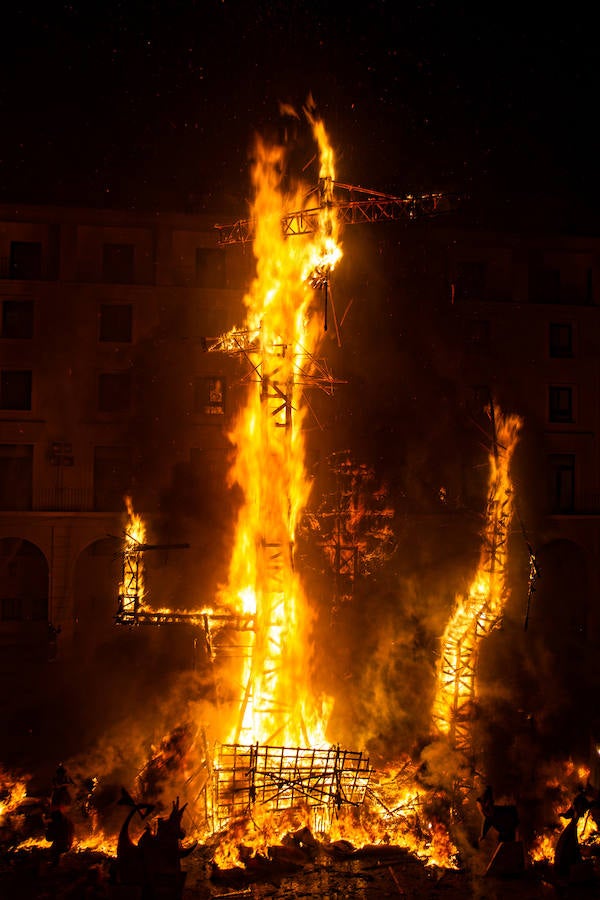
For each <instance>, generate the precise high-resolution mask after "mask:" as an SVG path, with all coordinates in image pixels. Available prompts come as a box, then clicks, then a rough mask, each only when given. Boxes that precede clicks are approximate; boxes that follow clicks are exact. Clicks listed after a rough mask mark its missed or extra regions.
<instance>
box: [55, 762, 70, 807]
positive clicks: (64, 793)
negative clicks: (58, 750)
mask: <svg viewBox="0 0 600 900" xmlns="http://www.w3.org/2000/svg"><path fill="white" fill-rule="evenodd" d="M72 784H73V779H72V778H71V776H70V775H69V773H68V772H67V770H66V768H65V766H64V765H63V764H62V763H59V764H58V766H57V768H56V772H55V773H54V777H53V779H52V795H51V797H50V808H51V809H53V810H54V809H60V810H62V811H64V810H65V809H68V808H69V806H70V805H71V802H72V798H71V791H70V789H69V785H72Z"/></svg>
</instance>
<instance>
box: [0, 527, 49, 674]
mask: <svg viewBox="0 0 600 900" xmlns="http://www.w3.org/2000/svg"><path fill="white" fill-rule="evenodd" d="M48 584H49V574H48V562H47V560H46V557H45V556H44V554H43V553H42V551H41V550H40V548H39V547H37V546H36V545H35V544H33V543H31V541H27V540H25V539H24V538H19V537H5V538H1V539H0V632H1V634H2V646H3V652H4V653H5V654H6V653H7V652H8V653H10V651H11V650H14V651H15V652H17V653H23V652H25V653H26V654H27V655H28V656H32V657H38V656H39V657H40V658H45V656H46V655H47V649H48V637H49V630H48Z"/></svg>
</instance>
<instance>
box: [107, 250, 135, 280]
mask: <svg viewBox="0 0 600 900" xmlns="http://www.w3.org/2000/svg"><path fill="white" fill-rule="evenodd" d="M134 251H135V247H134V245H133V244H104V245H103V248H102V278H103V280H104V281H109V282H112V283H114V284H133V280H134V277H133V276H134V259H135V253H134Z"/></svg>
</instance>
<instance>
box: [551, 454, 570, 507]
mask: <svg viewBox="0 0 600 900" xmlns="http://www.w3.org/2000/svg"><path fill="white" fill-rule="evenodd" d="M548 487H549V491H548V494H549V497H548V499H549V502H550V509H551V510H552V512H555V513H566V512H572V511H573V509H574V507H575V456H574V455H573V454H571V453H556V454H553V455H551V456H550V457H549V458H548Z"/></svg>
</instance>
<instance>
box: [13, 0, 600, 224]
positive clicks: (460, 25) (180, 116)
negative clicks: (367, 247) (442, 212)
mask: <svg viewBox="0 0 600 900" xmlns="http://www.w3.org/2000/svg"><path fill="white" fill-rule="evenodd" d="M533 7H534V8H533V9H532V8H530V7H529V5H527V4H520V5H517V4H501V5H499V4H469V3H464V2H455V3H446V2H410V3H397V2H386V0H379V2H366V3H362V4H361V5H360V6H359V7H354V6H352V5H351V4H349V3H348V4H339V3H333V4H331V3H328V4H325V3H320V2H314V0H308V2H306V0H303V2H299V0H285V2H283V0H281V2H279V0H272V2H268V3H265V2H260V3H256V4H249V3H236V2H231V0H218V2H217V0H203V2H194V0H187V2H170V3H161V2H136V0H128V2H126V0H107V2H105V3H94V2H91V3H90V2H87V3H86V2H77V0H73V2H71V3H68V2H63V3H59V2H48V3H40V4H36V3H17V4H16V5H12V6H11V7H10V8H9V9H7V10H5V11H4V13H3V27H2V37H1V42H2V46H1V59H2V74H1V78H0V98H1V99H0V111H1V115H2V130H1V136H0V200H4V201H10V202H12V201H17V202H33V203H36V202H47V201H49V202H55V203H68V204H76V205H86V204H92V205H98V206H116V207H121V206H123V207H129V208H139V209H147V208H163V209H164V208H167V209H181V208H184V207H185V206H186V205H189V204H190V203H191V204H193V205H195V206H196V207H200V208H202V207H204V208H210V207H215V208H220V209H223V208H224V206H225V204H226V203H227V204H230V205H231V207H232V208H236V207H238V208H239V207H243V204H244V198H245V197H246V195H247V192H248V172H247V166H248V161H247V157H248V149H249V147H250V144H251V139H252V135H253V133H254V131H255V130H257V129H258V130H264V129H265V128H266V127H268V126H270V125H272V124H274V123H277V122H278V121H280V119H279V109H278V104H279V102H280V101H283V102H288V103H292V104H293V105H294V106H295V107H296V108H297V109H300V108H301V106H302V104H303V103H304V102H305V101H306V99H307V97H308V95H309V93H312V95H313V97H314V100H315V102H316V104H317V109H318V111H319V112H320V114H321V115H322V116H323V118H324V120H325V123H326V125H327V127H328V129H329V131H330V133H331V136H332V140H333V143H334V145H335V148H336V150H337V154H338V180H340V181H344V182H346V183H354V184H362V185H366V186H368V187H371V188H378V189H381V190H387V191H390V192H394V193H400V194H401V193H405V192H408V191H413V190H419V189H424V190H428V189H444V190H447V189H458V190H460V191H462V192H468V194H469V196H471V197H472V198H473V202H474V203H476V204H477V205H478V208H479V210H480V213H482V214H487V213H495V212H496V211H497V210H499V211H500V212H504V213H505V214H507V215H508V216H509V217H511V218H513V219H514V220H516V221H518V220H519V218H520V217H521V216H522V215H523V214H524V208H525V206H526V205H527V207H528V208H529V209H530V210H533V211H534V212H535V211H538V212H539V211H540V210H541V209H542V207H543V209H544V216H547V214H548V210H549V209H551V210H552V211H553V212H555V213H556V214H557V217H559V218H560V221H561V225H563V226H564V227H567V228H569V229H572V230H582V229H583V230H590V229H593V228H594V227H595V222H596V216H595V206H596V203H597V198H598V187H599V185H598V177H597V174H596V169H597V157H598V139H597V137H596V121H595V120H596V116H597V87H598V79H597V64H596V58H597V51H596V45H595V41H596V38H595V36H596V31H595V28H594V27H593V22H592V14H591V11H590V7H589V6H588V5H585V4H577V3H575V4H569V6H568V7H566V6H564V5H560V6H557V7H551V6H550V5H548V4H545V5H544V6H542V5H541V4H533Z"/></svg>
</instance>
